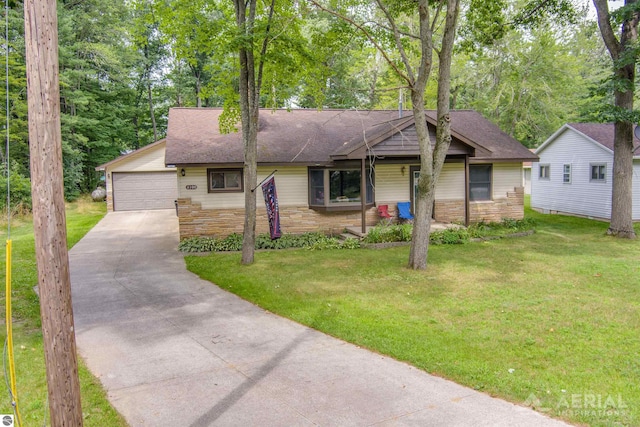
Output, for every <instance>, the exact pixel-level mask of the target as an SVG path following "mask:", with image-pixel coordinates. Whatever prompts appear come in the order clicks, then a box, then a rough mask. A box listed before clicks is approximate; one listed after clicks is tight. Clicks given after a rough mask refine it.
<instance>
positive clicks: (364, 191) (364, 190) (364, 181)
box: [360, 157, 367, 235]
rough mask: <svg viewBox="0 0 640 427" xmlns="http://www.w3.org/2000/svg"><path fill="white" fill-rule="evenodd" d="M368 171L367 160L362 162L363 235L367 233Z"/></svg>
mask: <svg viewBox="0 0 640 427" xmlns="http://www.w3.org/2000/svg"><path fill="white" fill-rule="evenodd" d="M366 173H367V170H366V163H365V158H364V157H363V158H362V160H361V162H360V207H361V208H362V219H361V222H362V234H363V235H364V234H366V233H367V175H366Z"/></svg>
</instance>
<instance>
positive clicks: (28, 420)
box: [0, 198, 126, 427]
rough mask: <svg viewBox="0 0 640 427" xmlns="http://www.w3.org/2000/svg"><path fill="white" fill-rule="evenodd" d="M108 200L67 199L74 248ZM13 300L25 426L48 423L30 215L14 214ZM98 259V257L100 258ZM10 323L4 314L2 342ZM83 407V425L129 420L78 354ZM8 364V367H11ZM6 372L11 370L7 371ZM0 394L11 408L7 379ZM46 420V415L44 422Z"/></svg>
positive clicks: (2, 407)
mask: <svg viewBox="0 0 640 427" xmlns="http://www.w3.org/2000/svg"><path fill="white" fill-rule="evenodd" d="M105 212H106V208H105V205H104V203H93V202H91V200H90V199H87V198H83V199H80V200H79V201H77V202H74V203H69V204H67V210H66V214H67V241H68V246H69V247H70V248H71V247H72V246H73V245H74V244H75V243H76V242H78V241H79V240H80V239H81V238H82V237H83V236H84V235H85V234H86V233H87V231H89V230H90V229H91V228H92V227H93V226H94V225H95V224H96V223H97V222H98V221H100V219H101V218H102V217H103V216H104V214H105ZM0 221H4V222H2V223H1V224H0V225H1V228H2V231H1V232H0V235H1V238H2V240H3V242H4V241H6V238H7V234H6V218H5V219H4V220H0ZM11 239H12V242H13V251H12V257H13V259H12V267H13V268H12V279H13V280H12V306H13V318H14V325H13V337H14V338H13V341H14V353H15V366H16V378H17V389H18V404H19V406H20V413H21V415H22V422H23V425H24V426H25V427H29V426H38V425H45V424H47V425H48V424H49V423H48V420H49V406H48V401H47V381H46V373H45V361H44V348H43V342H42V331H41V329H40V328H41V324H40V301H39V300H38V297H37V295H36V293H35V292H34V290H33V287H34V286H35V285H36V284H37V283H38V276H37V270H36V260H35V247H34V239H33V225H32V223H31V220H30V218H14V219H13V220H12V229H11ZM5 250H6V247H5V245H4V244H3V245H2V250H1V251H0V269H1V270H2V271H1V273H0V275H1V277H2V279H1V280H2V287H3V290H2V306H3V319H4V306H5V292H4V284H5ZM96 262H99V260H97V261H96ZM5 336H6V325H5V322H4V320H3V322H2V328H1V330H0V338H1V339H2V342H3V343H4V341H5ZM78 364H79V367H78V368H79V376H80V388H81V395H82V410H83V418H84V425H85V426H95V427H102V426H123V427H124V426H126V423H125V421H124V419H123V418H122V417H121V416H120V414H118V413H117V411H116V410H115V409H113V407H112V406H111V405H110V404H109V402H108V400H107V398H106V393H105V392H104V390H103V388H102V386H101V384H100V382H99V381H98V380H97V379H96V378H95V377H94V376H93V375H92V374H91V373H90V372H89V370H88V369H87V368H86V366H85V365H84V363H83V361H82V359H80V358H78ZM7 369H8V368H7ZM7 372H8V371H7ZM1 375H2V380H1V381H2V383H3V386H2V387H3V393H2V396H3V398H1V399H0V414H12V413H13V409H12V408H11V401H10V398H9V391H8V388H7V387H6V386H5V385H4V384H6V382H5V371H4V370H3V372H2V374H1ZM45 420H46V421H47V422H46V423H45Z"/></svg>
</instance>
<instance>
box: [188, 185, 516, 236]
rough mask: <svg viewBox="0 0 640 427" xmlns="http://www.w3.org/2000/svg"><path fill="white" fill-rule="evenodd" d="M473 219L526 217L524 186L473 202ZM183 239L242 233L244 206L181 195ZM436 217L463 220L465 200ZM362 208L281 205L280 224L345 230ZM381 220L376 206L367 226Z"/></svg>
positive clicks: (440, 206)
mask: <svg viewBox="0 0 640 427" xmlns="http://www.w3.org/2000/svg"><path fill="white" fill-rule="evenodd" d="M383 204H388V205H389V213H390V214H391V216H392V217H393V218H397V212H396V205H395V204H392V203H383ZM470 208H471V212H470V219H471V222H480V221H485V222H498V221H501V220H502V219H503V218H512V219H522V218H523V217H524V187H516V188H514V191H510V192H508V193H507V197H504V198H499V199H494V200H492V201H487V202H471V204H470ZM178 213H179V214H178V217H179V223H180V239H187V238H190V237H196V236H213V237H226V236H228V235H230V234H233V233H242V228H243V224H244V209H243V208H239V209H203V208H202V206H201V204H200V203H197V202H192V201H191V199H189V198H181V199H178ZM434 217H435V220H436V221H439V222H456V223H462V222H464V200H444V201H443V200H436V203H435V213H434ZM360 218H361V212H360V211H359V210H358V211H348V212H320V211H315V210H313V209H309V207H308V206H281V207H280V227H281V228H282V231H283V232H285V233H292V234H300V233H307V232H315V231H323V232H326V233H331V234H339V233H342V232H343V230H344V229H345V228H347V227H360V226H361V225H360ZM256 221H257V224H256V232H257V233H258V234H260V233H268V232H269V223H268V220H267V214H266V210H265V208H264V206H261V205H260V204H258V209H257V218H256ZM379 222H380V217H379V216H378V211H377V208H375V207H372V208H369V209H368V210H367V226H374V225H377V224H378V223H379Z"/></svg>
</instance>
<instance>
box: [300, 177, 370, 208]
mask: <svg viewBox="0 0 640 427" xmlns="http://www.w3.org/2000/svg"><path fill="white" fill-rule="evenodd" d="M366 173H367V176H366V181H367V200H366V202H367V203H368V204H371V203H373V176H372V173H371V169H367V172H366ZM360 185H361V173H360V169H355V168H353V169H350V168H330V169H309V205H311V206H318V207H340V206H348V205H349V204H358V205H360V203H361V202H360Z"/></svg>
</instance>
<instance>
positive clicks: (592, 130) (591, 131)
mask: <svg viewBox="0 0 640 427" xmlns="http://www.w3.org/2000/svg"><path fill="white" fill-rule="evenodd" d="M614 126H615V125H614V124H613V123H567V124H565V125H564V126H562V127H561V128H560V129H558V130H557V131H556V132H555V133H554V134H553V135H551V136H550V137H549V138H548V139H547V140H546V141H545V142H544V143H543V144H542V145H541V146H540V147H538V149H537V150H536V153H541V152H542V151H543V150H544V149H545V148H546V147H547V146H548V145H550V144H551V143H552V142H553V141H554V140H555V139H556V138H557V137H558V136H559V135H560V134H562V133H563V132H565V131H566V130H568V129H571V130H573V131H575V132H578V133H580V134H582V135H583V136H585V137H586V138H587V140H588V141H590V142H592V143H595V144H597V145H599V146H600V147H601V148H603V149H604V150H605V151H607V152H609V153H611V154H613V139H614ZM633 146H634V153H635V154H634V157H638V151H639V150H640V140H639V139H638V138H636V136H635V132H634V136H633Z"/></svg>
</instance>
